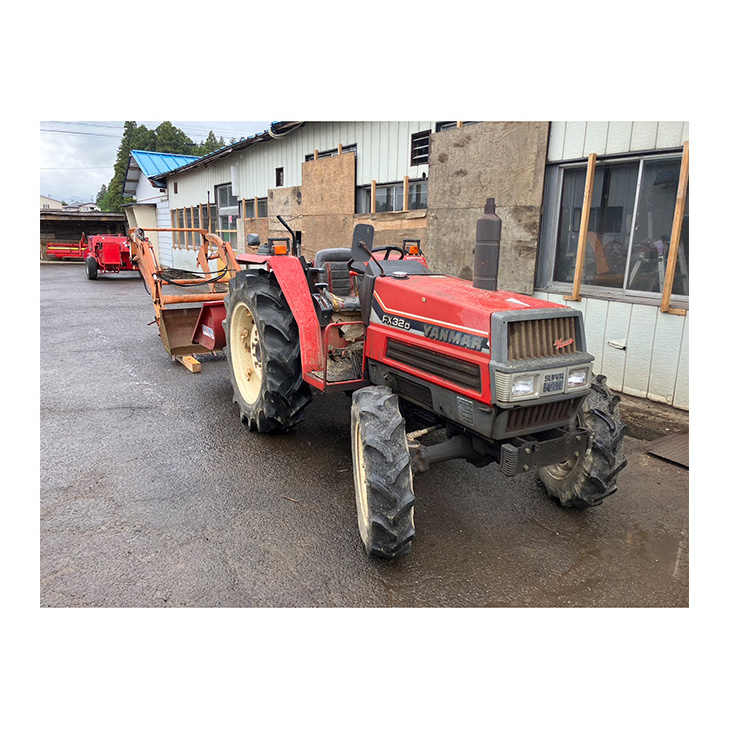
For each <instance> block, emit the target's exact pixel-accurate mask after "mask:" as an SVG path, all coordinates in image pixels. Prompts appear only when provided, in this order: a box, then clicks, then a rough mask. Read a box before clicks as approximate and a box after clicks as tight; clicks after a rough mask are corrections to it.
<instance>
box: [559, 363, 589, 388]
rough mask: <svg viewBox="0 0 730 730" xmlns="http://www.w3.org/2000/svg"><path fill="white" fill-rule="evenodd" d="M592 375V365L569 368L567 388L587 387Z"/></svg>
mask: <svg viewBox="0 0 730 730" xmlns="http://www.w3.org/2000/svg"><path fill="white" fill-rule="evenodd" d="M590 376H591V367H590V365H583V366H582V367H579V368H572V369H571V370H568V377H567V379H566V381H565V390H566V391H568V390H575V389H576V388H585V387H586V385H587V384H588V381H589V379H590Z"/></svg>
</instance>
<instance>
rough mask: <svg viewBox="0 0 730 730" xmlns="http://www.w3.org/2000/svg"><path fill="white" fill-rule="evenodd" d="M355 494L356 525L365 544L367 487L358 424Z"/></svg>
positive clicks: (362, 447)
mask: <svg viewBox="0 0 730 730" xmlns="http://www.w3.org/2000/svg"><path fill="white" fill-rule="evenodd" d="M354 441H355V474H354V476H355V494H356V497H357V507H358V509H357V524H358V527H359V528H360V536H361V537H362V539H363V541H365V542H367V534H368V525H367V520H366V515H367V514H368V485H367V480H366V479H365V469H364V468H363V463H364V453H363V451H364V446H363V443H362V439H361V438H360V424H359V423H356V424H355V433H354Z"/></svg>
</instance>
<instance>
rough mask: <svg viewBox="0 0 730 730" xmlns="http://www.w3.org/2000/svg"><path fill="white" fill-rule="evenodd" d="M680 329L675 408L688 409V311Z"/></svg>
mask: <svg viewBox="0 0 730 730" xmlns="http://www.w3.org/2000/svg"><path fill="white" fill-rule="evenodd" d="M678 319H683V320H684V328H683V330H682V349H681V350H680V351H679V366H678V368H677V382H676V385H675V387H674V401H673V403H672V405H674V407H675V408H684V409H685V410H689V312H688V313H687V314H686V316H684V317H678Z"/></svg>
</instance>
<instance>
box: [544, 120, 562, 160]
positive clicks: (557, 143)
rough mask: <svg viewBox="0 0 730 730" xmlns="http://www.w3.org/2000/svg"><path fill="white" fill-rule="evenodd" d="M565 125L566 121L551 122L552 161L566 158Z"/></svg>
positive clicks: (549, 144)
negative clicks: (564, 146)
mask: <svg viewBox="0 0 730 730" xmlns="http://www.w3.org/2000/svg"><path fill="white" fill-rule="evenodd" d="M565 125H566V122H550V141H549V142H548V160H550V162H556V161H557V160H562V159H564V157H563V145H564V144H565Z"/></svg>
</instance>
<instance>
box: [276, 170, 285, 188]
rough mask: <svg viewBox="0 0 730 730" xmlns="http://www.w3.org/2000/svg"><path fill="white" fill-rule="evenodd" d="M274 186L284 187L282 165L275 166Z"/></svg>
mask: <svg viewBox="0 0 730 730" xmlns="http://www.w3.org/2000/svg"><path fill="white" fill-rule="evenodd" d="M276 187H277V188H282V187H284V168H283V167H277V168H276Z"/></svg>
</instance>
